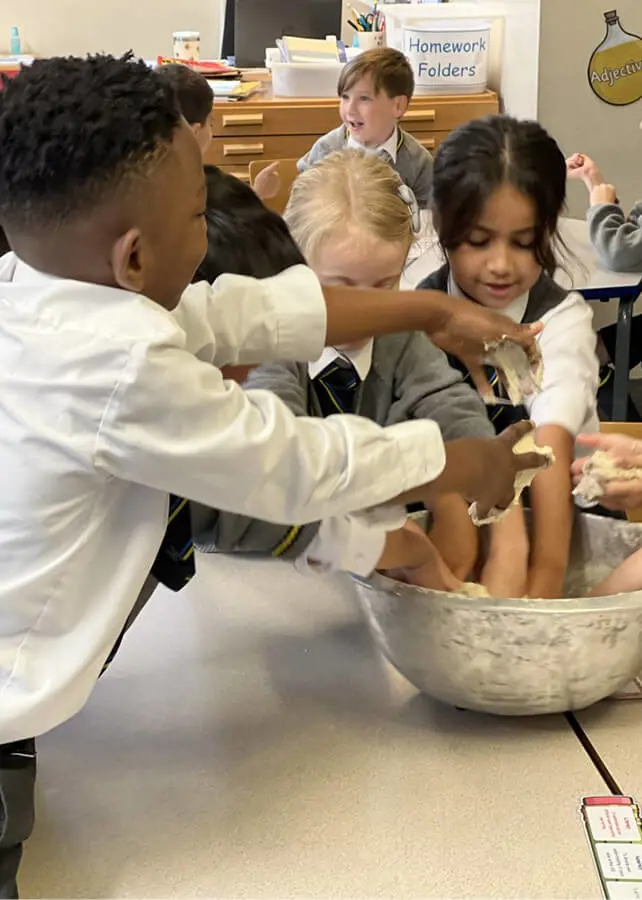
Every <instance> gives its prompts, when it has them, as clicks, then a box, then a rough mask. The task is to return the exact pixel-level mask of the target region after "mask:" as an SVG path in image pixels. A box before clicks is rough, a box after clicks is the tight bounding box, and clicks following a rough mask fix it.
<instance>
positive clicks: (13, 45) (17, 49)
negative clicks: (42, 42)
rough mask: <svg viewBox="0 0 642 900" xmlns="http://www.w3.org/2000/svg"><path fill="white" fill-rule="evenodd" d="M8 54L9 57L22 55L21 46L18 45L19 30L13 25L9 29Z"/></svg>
mask: <svg viewBox="0 0 642 900" xmlns="http://www.w3.org/2000/svg"><path fill="white" fill-rule="evenodd" d="M9 53H10V54H11V56H20V54H21V53H22V46H21V43H20V29H19V28H18V26H17V25H14V26H13V28H12V29H11V41H10V44H9Z"/></svg>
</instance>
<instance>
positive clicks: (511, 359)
mask: <svg viewBox="0 0 642 900" xmlns="http://www.w3.org/2000/svg"><path fill="white" fill-rule="evenodd" d="M486 362H487V363H488V364H489V365H491V366H493V367H494V368H496V369H498V370H499V371H500V376H501V379H502V381H503V383H504V387H505V388H506V393H507V394H508V399H509V400H510V402H511V403H512V404H513V406H521V405H522V404H523V403H524V398H525V397H528V396H530V395H531V394H536V393H538V392H539V391H541V389H542V378H543V375H544V369H543V365H542V360H541V357H538V358H537V359H536V360H535V361H532V362H531V360H530V359H529V358H528V356H527V355H526V352H525V350H523V349H522V347H520V346H519V344H516V343H514V341H509V340H508V339H506V338H503V339H502V340H500V341H497V342H495V343H494V344H489V345H488V346H487V347H486ZM489 402H491V401H490V400H489Z"/></svg>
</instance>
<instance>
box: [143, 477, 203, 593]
mask: <svg viewBox="0 0 642 900" xmlns="http://www.w3.org/2000/svg"><path fill="white" fill-rule="evenodd" d="M195 571H196V569H195V566H194V544H193V542H192V519H191V516H190V510H189V501H188V500H184V499H183V498H182V497H176V496H174V495H173V494H172V495H171V496H170V498H169V516H168V518H167V530H166V531H165V537H164V538H163V543H162V544H161V546H160V550H159V551H158V554H157V556H156V560H155V561H154V565H153V566H152V575H153V576H154V578H157V579H158V581H160V583H161V584H164V585H165V587H168V588H170V590H172V591H180V589H181V588H182V587H184V586H185V585H186V584H187V582H188V581H190V579H191V578H193V577H194V573H195Z"/></svg>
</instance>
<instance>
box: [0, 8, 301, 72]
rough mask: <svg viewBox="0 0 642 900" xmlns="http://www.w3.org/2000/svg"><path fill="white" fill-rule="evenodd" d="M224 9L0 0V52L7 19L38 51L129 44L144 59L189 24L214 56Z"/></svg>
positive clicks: (112, 49) (112, 48)
mask: <svg viewBox="0 0 642 900" xmlns="http://www.w3.org/2000/svg"><path fill="white" fill-rule="evenodd" d="M302 2H304V0H302ZM223 9H224V4H223V0H106V2H98V0H85V2H84V3H80V2H78V0H0V52H7V51H8V49H9V46H8V45H9V35H10V31H11V26H12V25H18V26H19V28H20V30H21V32H22V36H23V44H24V45H25V46H26V48H27V49H28V50H30V51H32V52H34V53H37V54H39V55H42V56H47V55H59V54H83V53H87V52H89V51H101V50H102V51H106V52H109V53H124V52H125V51H126V50H129V49H133V50H134V51H135V52H136V54H138V55H139V56H142V57H143V58H145V59H154V58H155V57H156V56H157V55H158V54H159V53H161V54H169V53H171V52H172V32H173V31H180V30H187V29H194V30H196V31H200V33H201V46H202V52H203V55H204V56H208V57H213V56H217V55H218V52H219V47H220V35H221V31H222V24H223V12H222V10H223Z"/></svg>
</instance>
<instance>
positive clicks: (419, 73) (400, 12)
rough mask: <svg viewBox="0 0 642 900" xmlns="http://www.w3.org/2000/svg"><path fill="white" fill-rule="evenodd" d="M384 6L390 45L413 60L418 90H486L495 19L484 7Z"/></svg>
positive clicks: (472, 92)
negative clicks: (486, 14)
mask: <svg viewBox="0 0 642 900" xmlns="http://www.w3.org/2000/svg"><path fill="white" fill-rule="evenodd" d="M384 10H385V15H386V31H387V35H388V37H387V42H388V46H389V47H396V48H397V49H398V50H401V51H402V52H403V53H405V54H406V56H407V57H408V59H409V60H410V64H411V66H412V68H413V72H414V75H415V82H416V88H415V91H416V93H417V94H439V93H442V94H477V93H481V92H482V91H485V90H486V88H487V86H488V63H489V58H490V52H489V51H490V41H491V29H492V18H491V17H488V18H486V17H485V16H484V15H483V12H484V7H483V6H481V5H480V6H476V5H474V4H469V3H461V4H460V3H452V4H451V3H449V4H436V5H429V4H404V5H397V4H395V5H393V6H386V7H384ZM444 10H445V11H444ZM463 13H465V15H462V14H463ZM471 13H472V14H473V15H471Z"/></svg>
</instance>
